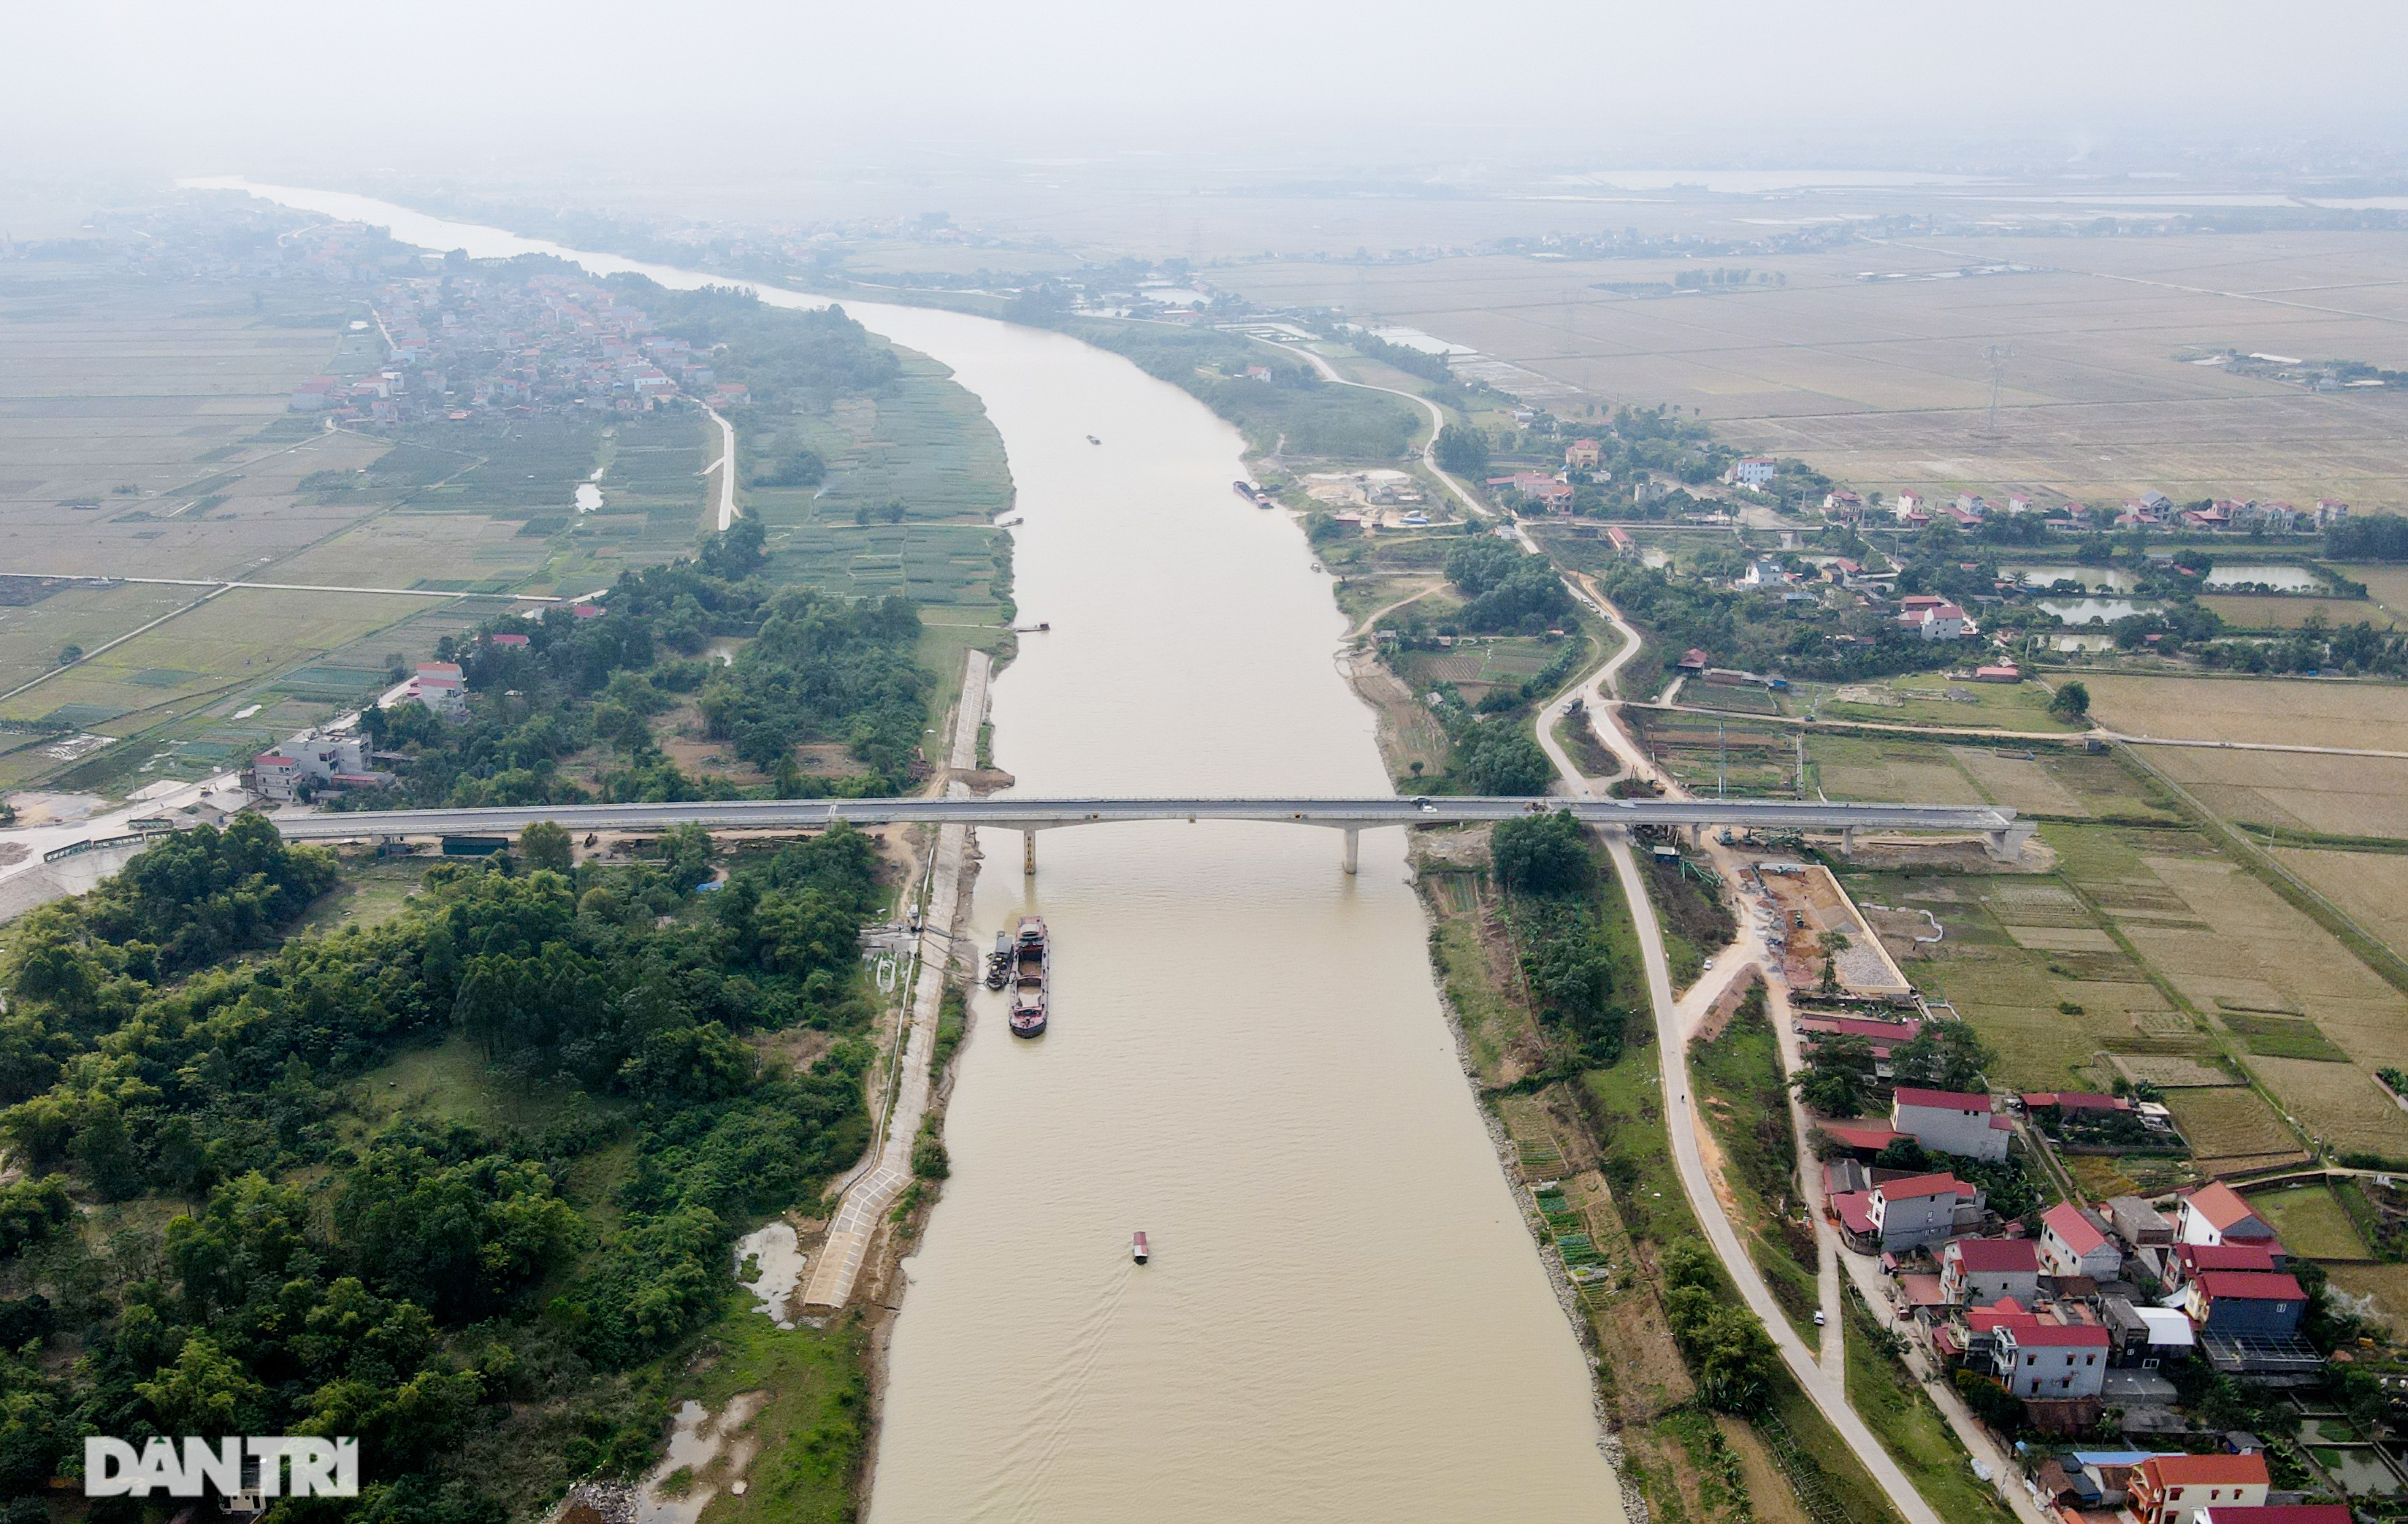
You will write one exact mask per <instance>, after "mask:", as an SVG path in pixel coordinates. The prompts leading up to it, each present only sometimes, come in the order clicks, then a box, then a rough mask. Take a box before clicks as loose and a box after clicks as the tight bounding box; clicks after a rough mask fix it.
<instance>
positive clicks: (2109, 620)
mask: <svg viewBox="0 0 2408 1524" xmlns="http://www.w3.org/2000/svg"><path fill="white" fill-rule="evenodd" d="M2033 606H2034V607H2035V608H2039V609H2042V610H2045V611H2048V612H2049V613H2052V614H2055V615H2056V616H2057V623H2059V624H2061V625H2087V624H2089V623H2091V622H2092V621H2093V620H2097V621H2100V622H2101V623H2104V624H2109V625H2112V624H2114V622H2115V621H2117V620H2119V619H2128V618H2130V617H2131V616H2132V615H2134V614H2140V613H2155V612H2156V611H2157V609H2158V608H2159V607H2160V605H2159V604H2158V603H2157V600H2156V599H2155V598H2038V599H2035V600H2034V602H2033Z"/></svg>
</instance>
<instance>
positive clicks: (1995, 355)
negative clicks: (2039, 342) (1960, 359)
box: [1982, 344, 2015, 439]
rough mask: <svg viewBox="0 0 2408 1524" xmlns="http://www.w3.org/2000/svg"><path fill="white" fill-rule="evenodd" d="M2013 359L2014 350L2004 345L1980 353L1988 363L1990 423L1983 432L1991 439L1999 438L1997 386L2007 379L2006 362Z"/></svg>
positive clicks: (1995, 345) (1991, 347)
mask: <svg viewBox="0 0 2408 1524" xmlns="http://www.w3.org/2000/svg"><path fill="white" fill-rule="evenodd" d="M2014 357H2015V352H2014V349H2013V348H2012V347H2011V346H2009V345H2005V344H1991V345H1988V346H1986V347H1985V348H1984V349H1983V351H1982V358H1983V359H1985V360H1987V361H1989V362H1990V422H1989V424H1988V426H1987V427H1986V428H1985V430H1984V432H1985V434H1986V435H1987V436H1988V437H1989V438H1991V439H1997V438H1998V437H1999V384H2000V382H2001V381H2005V380H2006V379H2007V362H2008V361H2009V360H2012V359H2014Z"/></svg>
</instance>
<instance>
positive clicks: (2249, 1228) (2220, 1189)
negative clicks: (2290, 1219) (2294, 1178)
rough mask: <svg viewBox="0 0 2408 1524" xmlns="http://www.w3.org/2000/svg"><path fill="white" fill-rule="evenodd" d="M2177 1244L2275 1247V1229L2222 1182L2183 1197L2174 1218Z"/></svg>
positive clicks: (2238, 1194) (2239, 1195) (2238, 1193)
mask: <svg viewBox="0 0 2408 1524" xmlns="http://www.w3.org/2000/svg"><path fill="white" fill-rule="evenodd" d="M2174 1242H2175V1243H2176V1244H2272V1243H2274V1242H2276V1240H2275V1237H2274V1229H2273V1228H2272V1226H2270V1225H2269V1224H2268V1223H2267V1221H2266V1219H2265V1218H2263V1217H2261V1216H2259V1215H2257V1213H2256V1212H2253V1211H2251V1210H2250V1207H2249V1203H2248V1202H2247V1201H2244V1200H2243V1198H2242V1195H2241V1193H2240V1192H2239V1191H2237V1190H2234V1189H2233V1188H2232V1187H2231V1186H2228V1185H2226V1184H2225V1183H2224V1182H2223V1181H2221V1180H2218V1181H2215V1182H2214V1183H2213V1184H2211V1185H2205V1186H2200V1188H2199V1189H2197V1190H2195V1191H2193V1192H2191V1193H2190V1194H2189V1195H2188V1196H2186V1197H2184V1198H2183V1201H2182V1206H2181V1207H2180V1209H2179V1210H2178V1211H2177V1212H2176V1214H2175V1216H2174Z"/></svg>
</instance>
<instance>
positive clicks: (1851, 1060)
mask: <svg viewBox="0 0 2408 1524" xmlns="http://www.w3.org/2000/svg"><path fill="white" fill-rule="evenodd" d="M1996 1062H1998V1055H1997V1053H1996V1052H1995V1051H1993V1050H1992V1049H1991V1047H1990V1046H1989V1044H1988V1043H1986V1042H1983V1041H1982V1037H1981V1034H1980V1033H1979V1032H1976V1031H1975V1030H1974V1029H1973V1028H1972V1026H1971V1024H1970V1023H1967V1022H1962V1021H1927V1022H1925V1023H1924V1024H1923V1030H1922V1031H1920V1032H1918V1033H1916V1034H1915V1036H1914V1041H1912V1042H1901V1043H1899V1045H1898V1046H1897V1047H1895V1048H1892V1049H1891V1050H1890V1056H1889V1065H1890V1080H1889V1084H1891V1085H1916V1086H1920V1087H1922V1088H1924V1089H1929V1090H1956V1091H1959V1092H1964V1091H1977V1090H1980V1089H1981V1088H1982V1087H1983V1085H1984V1084H1985V1081H1984V1079H1983V1075H1984V1073H1985V1071H1986V1070H1987V1069H1988V1068H1989V1066H1990V1065H1992V1064H1994V1063H1996ZM1790 1084H1791V1085H1795V1086H1796V1087H1797V1090H1798V1096H1799V1100H1803V1101H1804V1102H1805V1103H1806V1104H1807V1105H1808V1106H1809V1107H1811V1108H1813V1110H1814V1111H1816V1112H1819V1113H1820V1114H1823V1115H1825V1116H1832V1117H1842V1116H1857V1115H1861V1114H1863V1113H1864V1110H1865V1108H1866V1106H1867V1105H1869V1104H1870V1103H1871V1101H1872V1100H1874V1099H1875V1098H1876V1096H1877V1095H1878V1093H1879V1092H1880V1090H1881V1088H1882V1082H1881V1081H1880V1080H1879V1079H1877V1078H1876V1077H1875V1075H1874V1071H1873V1049H1872V1044H1871V1042H1866V1041H1865V1040H1864V1039H1863V1038H1861V1037H1849V1036H1842V1035H1834V1036H1829V1037H1826V1038H1824V1039H1823V1040H1822V1041H1821V1042H1816V1043H1814V1044H1813V1046H1811V1047H1809V1048H1808V1049H1807V1050H1806V1056H1805V1063H1804V1065H1803V1066H1802V1067H1801V1068H1799V1071H1798V1072H1797V1073H1796V1074H1795V1075H1793V1076H1792V1077H1791V1079H1790Z"/></svg>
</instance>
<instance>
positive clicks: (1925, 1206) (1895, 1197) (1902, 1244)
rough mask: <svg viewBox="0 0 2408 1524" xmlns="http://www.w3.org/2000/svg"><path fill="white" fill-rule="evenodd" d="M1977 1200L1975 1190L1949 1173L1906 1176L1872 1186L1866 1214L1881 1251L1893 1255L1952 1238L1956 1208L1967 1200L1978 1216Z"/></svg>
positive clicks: (1977, 1194)
mask: <svg viewBox="0 0 2408 1524" xmlns="http://www.w3.org/2000/svg"><path fill="white" fill-rule="evenodd" d="M1981 1199H1982V1198H1981V1192H1980V1191H1979V1190H1977V1189H1976V1188H1975V1187H1973V1186H1969V1185H1966V1184H1965V1183H1964V1182H1963V1181H1961V1180H1959V1179H1957V1177H1956V1176H1955V1175H1953V1174H1915V1175H1908V1176H1906V1177H1904V1178H1903V1179H1899V1180H1891V1181H1885V1182H1884V1183H1883V1184H1881V1185H1878V1186H1874V1187H1873V1190H1872V1200H1871V1201H1869V1202H1867V1203H1866V1215H1868V1216H1870V1217H1871V1219H1872V1225H1873V1231H1874V1232H1875V1233H1877V1234H1879V1235H1880V1237H1881V1246H1882V1252H1883V1253H1884V1254H1896V1253H1897V1252H1898V1251H1899V1250H1900V1249H1912V1248H1915V1247H1917V1246H1919V1245H1921V1244H1937V1243H1938V1242H1940V1241H1941V1240H1942V1239H1944V1238H1951V1237H1954V1236H1955V1235H1956V1234H1957V1232H1958V1231H1959V1229H1958V1227H1957V1219H1958V1217H1959V1215H1960V1211H1959V1209H1960V1207H1961V1206H1962V1205H1963V1204H1964V1203H1965V1202H1967V1201H1971V1203H1972V1205H1973V1209H1974V1212H1975V1214H1977V1215H1978V1213H1979V1212H1980V1209H1981Z"/></svg>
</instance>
